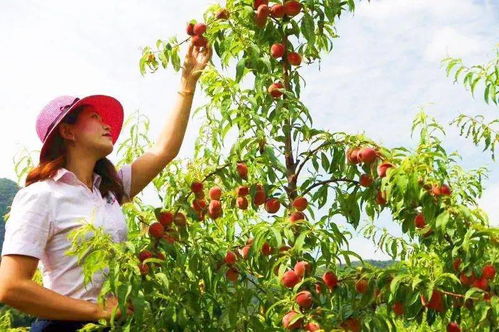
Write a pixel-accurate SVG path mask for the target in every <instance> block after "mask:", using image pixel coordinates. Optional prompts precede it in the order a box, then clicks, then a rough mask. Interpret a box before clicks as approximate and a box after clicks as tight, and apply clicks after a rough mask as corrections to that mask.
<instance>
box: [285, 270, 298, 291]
mask: <svg viewBox="0 0 499 332" xmlns="http://www.w3.org/2000/svg"><path fill="white" fill-rule="evenodd" d="M299 282H300V276H299V275H297V274H296V272H295V271H293V270H289V271H286V272H284V274H283V275H282V278H281V284H282V285H283V286H284V287H288V288H293V287H295V285H296V284H297V283H299Z"/></svg>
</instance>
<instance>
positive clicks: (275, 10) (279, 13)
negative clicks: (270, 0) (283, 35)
mask: <svg viewBox="0 0 499 332" xmlns="http://www.w3.org/2000/svg"><path fill="white" fill-rule="evenodd" d="M285 14H286V8H284V6H283V5H281V4H275V5H273V6H272V7H270V16H272V17H273V18H281V17H284V15H285Z"/></svg>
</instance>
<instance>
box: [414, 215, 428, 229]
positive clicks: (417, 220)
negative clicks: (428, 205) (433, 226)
mask: <svg viewBox="0 0 499 332" xmlns="http://www.w3.org/2000/svg"><path fill="white" fill-rule="evenodd" d="M414 225H416V227H417V228H424V227H425V226H426V219H425V217H424V214H422V213H419V214H418V215H417V216H416V217H414Z"/></svg>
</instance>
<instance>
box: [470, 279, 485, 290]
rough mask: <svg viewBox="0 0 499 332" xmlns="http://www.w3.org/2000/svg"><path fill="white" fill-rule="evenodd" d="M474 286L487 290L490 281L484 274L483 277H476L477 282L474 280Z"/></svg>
mask: <svg viewBox="0 0 499 332" xmlns="http://www.w3.org/2000/svg"><path fill="white" fill-rule="evenodd" d="M472 286H473V287H476V288H480V289H482V290H487V288H488V287H489V282H488V281H487V279H486V278H484V277H483V276H482V277H481V278H478V279H476V280H475V282H473V284H472Z"/></svg>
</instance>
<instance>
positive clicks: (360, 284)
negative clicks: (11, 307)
mask: <svg viewBox="0 0 499 332" xmlns="http://www.w3.org/2000/svg"><path fill="white" fill-rule="evenodd" d="M368 287H369V283H368V282H367V280H366V279H360V280H358V281H357V282H356V283H355V290H356V291H357V292H358V293H361V294H364V293H365V292H367V289H368Z"/></svg>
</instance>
